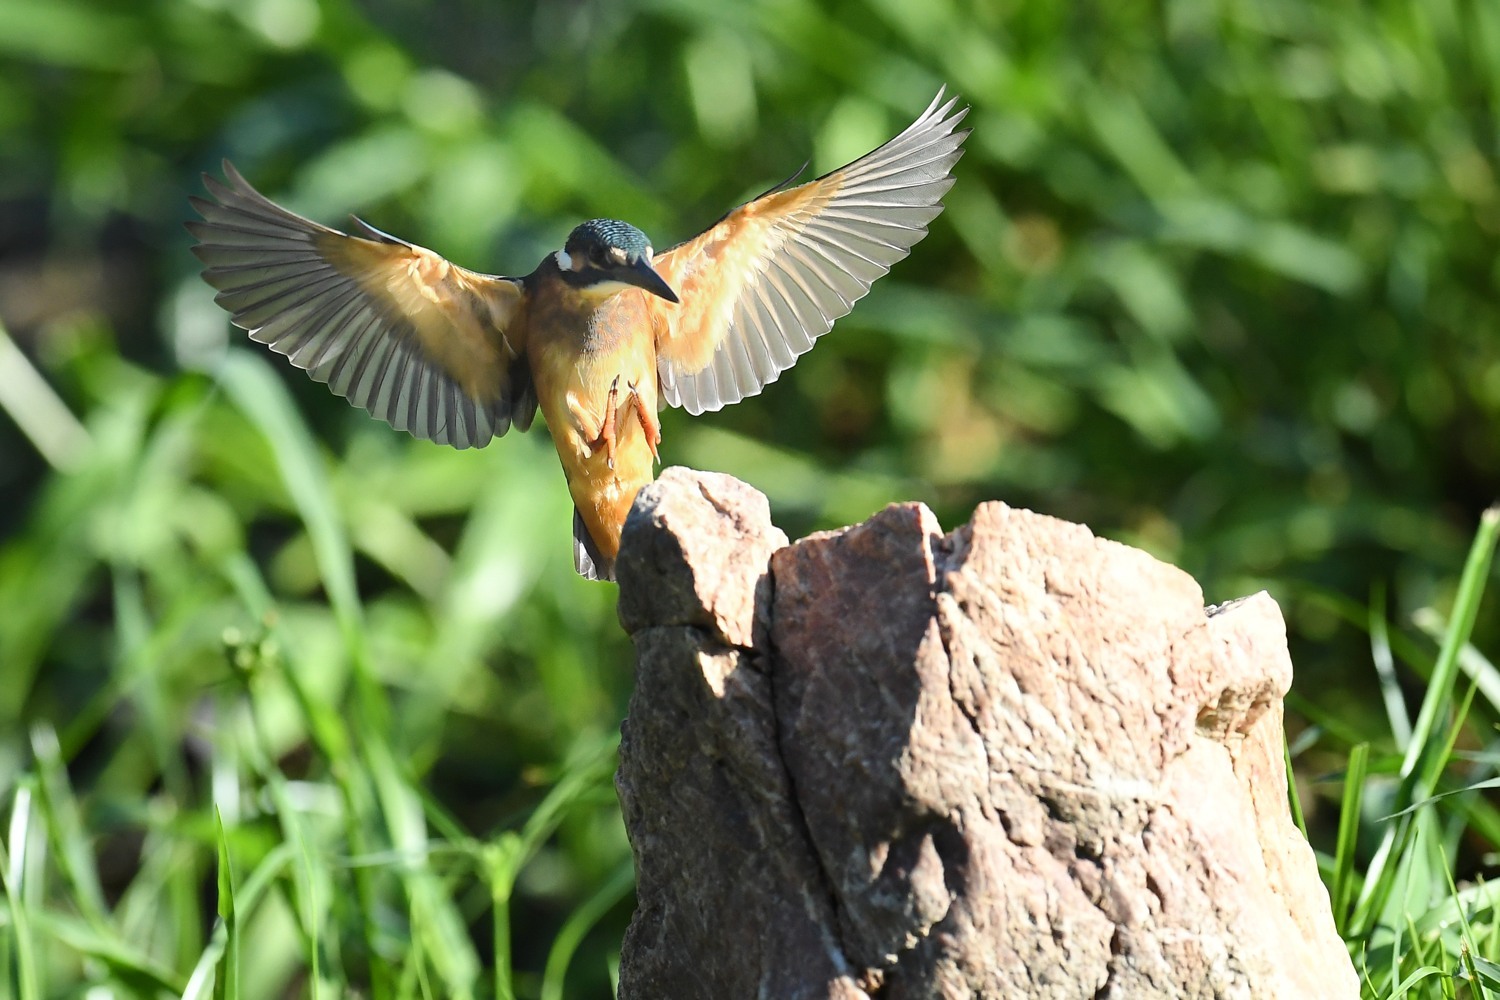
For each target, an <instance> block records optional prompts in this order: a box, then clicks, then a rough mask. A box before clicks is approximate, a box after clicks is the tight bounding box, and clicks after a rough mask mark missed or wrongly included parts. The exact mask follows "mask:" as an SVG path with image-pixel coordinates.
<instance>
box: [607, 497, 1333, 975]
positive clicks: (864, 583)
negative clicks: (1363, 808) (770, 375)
mask: <svg viewBox="0 0 1500 1000" xmlns="http://www.w3.org/2000/svg"><path fill="white" fill-rule="evenodd" d="M618 573H619V579H620V617H621V621H622V623H623V624H624V625H625V627H626V628H627V630H628V631H630V633H631V635H632V636H633V638H634V641H635V644H636V650H637V687H636V691H635V694H634V696H633V697H632V700H631V704H630V715H629V718H628V720H627V721H626V724H625V728H624V739H623V742H622V744H621V752H620V757H621V762H620V773H619V778H618V786H619V792H620V798H621V802H622V804H623V806H624V810H625V821H626V826H627V829H628V830H629V833H630V838H631V843H632V847H633V850H634V852H635V858H636V866H637V876H638V883H639V888H638V900H639V902H638V907H637V910H636V913H635V916H634V918H633V920H632V922H631V925H630V929H629V931H628V932H627V934H626V938H625V942H624V947H623V951H622V955H621V965H620V996H621V997H622V998H624V1000H633V998H657V997H673V998H692V997H741V996H743V997H755V996H763V997H775V998H790V1000H800V998H814V997H816V998H830V997H837V998H841V1000H853V998H861V997H866V998H868V997H873V996H878V997H880V998H882V1000H899V998H927V997H945V998H946V997H954V998H957V997H993V998H1005V1000H1009V998H1014V997H1028V998H1033V997H1035V998H1048V997H1057V998H1063V997H1067V998H1073V997H1079V998H1090V997H1122V998H1123V997H1247V998H1249V997H1254V998H1279V997H1285V998H1299V1000H1300V998H1305V997H1320V998H1340V997H1357V996H1358V993H1359V991H1358V982H1357V980H1356V977H1355V974H1354V971H1353V967H1352V965H1351V964H1350V963H1349V962H1348V960H1347V957H1346V952H1345V950H1344V946H1343V944H1342V942H1341V941H1340V940H1339V938H1338V936H1337V934H1336V932H1335V929H1334V925H1333V920H1332V916H1331V914H1330V911H1329V905H1328V896H1327V893H1326V891H1325V890H1324V888H1323V885H1322V883H1321V882H1320V881H1319V879H1318V874H1317V868H1316V864H1315V861H1314V858H1313V855H1312V851H1311V850H1310V848H1309V847H1308V845H1307V843H1306V842H1305V841H1304V840H1303V839H1302V837H1301V835H1300V833H1299V832H1298V830H1297V829H1296V827H1295V826H1294V825H1293V824H1292V821H1291V817H1290V814H1289V810H1288V806H1287V799H1286V775H1285V769H1284V764H1283V757H1282V749H1281V747H1282V744H1281V738H1282V737H1281V723H1282V717H1281V699H1282V697H1283V695H1284V694H1285V693H1286V690H1287V688H1288V686H1289V685H1290V683H1291V675H1292V668H1291V662H1290V659H1289V657H1288V655H1287V650H1286V637H1285V634H1284V630H1283V625H1282V620H1281V615H1280V612H1279V610H1278V609H1277V607H1276V605H1275V603H1274V602H1273V601H1272V600H1271V599H1270V598H1269V597H1267V596H1266V595H1264V594H1260V595H1256V596H1254V597H1250V598H1247V599H1245V600H1243V601H1240V602H1236V603H1234V604H1232V605H1228V606H1224V607H1222V608H1218V609H1211V610H1212V611H1213V613H1212V614H1210V613H1208V612H1207V611H1205V608H1204V606H1203V600H1202V594H1201V592H1200V590H1199V588H1198V586H1197V584H1196V583H1195V582H1194V581H1193V580H1192V579H1191V578H1190V577H1188V576H1187V575H1186V574H1184V573H1182V572H1181V571H1180V570H1177V569H1175V568H1173V567H1171V566H1167V565H1165V564H1162V563H1159V562H1157V561H1155V560H1154V559H1152V558H1151V557H1149V556H1147V555H1146V554H1144V553H1142V552H1139V551H1137V550H1135V549H1131V548H1129V547H1127V546H1124V545H1120V544H1117V543H1114V542H1110V541H1105V540H1101V539H1097V538H1095V537H1094V536H1093V535H1092V534H1091V533H1090V532H1089V531H1088V529H1086V528H1084V527H1081V526H1078V525H1072V524H1067V523H1065V522H1062V521H1058V520H1055V519H1053V518H1048V517H1044V516H1041V515H1037V514H1033V513H1030V512H1028V511H1022V510H1014V509H1012V508H1009V507H1006V506H1005V505H1003V504H998V503H991V504H985V505H983V506H981V507H980V508H979V509H978V510H977V511H976V512H975V515H974V518H973V520H972V521H971V523H970V524H968V525H965V526H964V527H962V528H959V529H958V530H957V531H954V532H952V533H951V534H948V535H944V534H943V532H942V530H941V529H940V527H939V526H938V524H937V522H936V519H935V518H934V517H933V515H932V513H931V512H930V511H928V510H927V509H926V508H925V507H923V506H921V505H919V504H899V505H895V506H892V507H889V508H887V509H886V510H884V511H882V512H880V513H879V514H877V515H875V516H874V517H873V518H871V519H870V520H869V521H867V522H865V523H864V524H861V525H857V526H855V527H852V528H847V529H844V530H842V531H837V532H828V533H822V534H817V535H813V536H811V537H809V538H806V539H803V540H802V541H799V542H797V543H795V544H792V545H790V546H788V545H786V544H785V536H783V535H782V534H781V533H780V532H779V531H777V530H776V529H775V528H773V527H772V526H771V524H770V520H769V510H768V506H767V504H766V501H765V498H764V497H763V496H761V495H760V494H758V493H756V492H755V491H753V490H751V489H750V488H749V487H747V486H745V485H743V484H741V483H738V482H736V481H735V480H732V479H729V478H728V477H724V476H710V475H706V474H702V473H694V472H689V471H687V470H681V469H670V470H668V471H667V472H666V473H665V474H664V475H663V476H662V478H661V479H660V480H658V482H657V483H655V484H653V485H652V486H650V487H647V488H646V489H645V490H643V491H642V493H641V497H640V499H639V500H638V501H637V504H636V507H635V509H634V511H633V512H632V514H631V516H630V519H629V520H628V521H627V523H626V527H625V533H624V541H623V544H622V547H621V554H620V561H619V565H618Z"/></svg>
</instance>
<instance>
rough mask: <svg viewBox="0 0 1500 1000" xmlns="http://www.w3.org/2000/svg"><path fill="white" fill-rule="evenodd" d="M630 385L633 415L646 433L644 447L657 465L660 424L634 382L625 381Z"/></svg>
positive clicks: (659, 462) (659, 459) (658, 462)
mask: <svg viewBox="0 0 1500 1000" xmlns="http://www.w3.org/2000/svg"><path fill="white" fill-rule="evenodd" d="M625 384H626V385H628V386H629V387H630V401H631V402H632V403H634V404H635V415H636V416H637V417H639V418H640V421H641V430H642V431H644V432H645V434H646V447H648V448H650V449H651V459H652V461H654V462H656V463H657V464H658V465H660V464H661V456H660V455H658V454H657V453H656V446H657V445H659V444H661V424H660V423H659V422H657V419H656V414H654V413H652V412H651V408H650V407H648V406H647V405H646V401H645V400H644V399H642V398H641V394H640V393H639V392H637V391H636V388H635V383H634V382H627V383H625Z"/></svg>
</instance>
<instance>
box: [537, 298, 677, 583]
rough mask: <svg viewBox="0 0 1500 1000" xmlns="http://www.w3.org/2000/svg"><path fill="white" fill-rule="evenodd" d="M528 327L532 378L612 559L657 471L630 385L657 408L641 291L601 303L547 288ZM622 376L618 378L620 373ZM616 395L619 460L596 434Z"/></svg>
mask: <svg viewBox="0 0 1500 1000" xmlns="http://www.w3.org/2000/svg"><path fill="white" fill-rule="evenodd" d="M537 300H538V301H539V302H543V303H549V305H546V306H543V307H541V308H536V309H534V314H533V316H532V317H531V319H532V323H531V328H530V330H529V332H528V344H527V347H528V353H529V354H530V357H531V369H532V378H533V379H534V381H535V383H536V388H537V397H538V400H539V401H540V403H541V408H542V414H543V416H544V417H545V418H546V421H547V427H548V429H549V430H550V431H551V433H552V440H553V443H554V445H555V446H556V447H557V456H558V458H559V459H560V460H561V462H562V467H563V473H564V474H565V475H566V476H567V480H568V490H569V492H570V493H571V494H572V496H573V503H574V505H575V506H576V507H577V508H578V512H579V514H580V515H581V516H582V518H583V522H584V524H585V525H586V526H587V527H588V530H589V534H590V535H591V536H592V537H593V540H594V543H595V545H597V546H598V548H599V552H600V554H601V555H603V556H604V557H605V558H606V559H609V560H613V559H614V558H615V555H616V554H617V553H618V552H619V550H620V529H621V528H622V527H623V526H624V524H625V516H626V515H627V514H628V513H629V512H630V505H631V504H632V503H634V502H635V495H636V493H638V492H639V491H640V489H641V487H642V486H645V485H646V484H647V483H649V482H651V480H652V479H654V478H655V469H654V467H653V465H654V461H653V459H652V456H651V447H650V443H649V442H648V441H647V440H646V431H645V428H644V427H643V426H642V425H641V421H640V418H639V415H638V413H637V411H636V404H635V402H634V401H633V400H632V398H631V388H630V387H631V385H634V386H635V392H636V393H637V394H638V395H639V396H640V400H641V403H642V404H643V405H644V406H645V408H646V410H647V412H648V413H652V414H654V413H655V412H656V409H657V384H656V351H655V346H654V342H653V338H652V336H651V332H650V328H649V326H648V319H647V314H646V311H645V309H644V308H643V305H642V302H641V299H640V295H639V294H638V293H635V292H633V291H630V292H621V293H620V294H618V295H616V296H614V297H613V298H611V299H608V300H606V301H605V302H604V303H602V304H600V305H599V306H598V307H597V308H596V309H594V310H592V311H589V310H587V309H579V308H576V306H577V305H579V303H578V302H577V300H576V299H575V300H573V301H572V303H571V304H572V305H573V306H574V308H569V304H570V302H569V299H568V298H566V297H564V296H548V295H540V296H538V297H537ZM617 380H618V381H617ZM612 385H614V386H616V387H617V393H616V396H615V405H614V409H615V447H614V466H613V468H611V467H610V464H609V460H608V457H607V456H606V454H605V451H604V450H603V449H602V448H601V449H598V450H595V449H594V447H593V446H594V444H595V438H596V437H597V435H598V433H599V428H600V427H601V426H602V425H603V423H604V420H605V410H606V408H607V407H608V405H609V398H610V387H611V386H612Z"/></svg>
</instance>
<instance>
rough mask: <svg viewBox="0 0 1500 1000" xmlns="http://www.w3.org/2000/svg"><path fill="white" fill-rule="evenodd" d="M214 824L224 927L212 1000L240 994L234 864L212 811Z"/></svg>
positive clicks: (218, 819)
mask: <svg viewBox="0 0 1500 1000" xmlns="http://www.w3.org/2000/svg"><path fill="white" fill-rule="evenodd" d="M214 826H215V833H216V835H217V840H218V856H219V877H218V885H219V922H220V924H221V925H222V926H223V928H224V956H223V958H222V959H221V960H220V961H219V968H218V975H217V976H216V977H215V980H214V1000H239V996H240V925H239V918H238V914H237V913H236V911H235V905H234V866H233V863H232V862H231V860H230V857H229V835H228V834H227V833H225V832H224V816H223V814H222V813H220V812H219V810H217V809H215V810H214Z"/></svg>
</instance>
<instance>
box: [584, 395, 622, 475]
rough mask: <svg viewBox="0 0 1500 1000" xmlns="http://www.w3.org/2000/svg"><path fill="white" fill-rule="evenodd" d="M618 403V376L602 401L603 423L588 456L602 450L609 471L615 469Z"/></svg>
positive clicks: (591, 444) (590, 444) (590, 445)
mask: <svg viewBox="0 0 1500 1000" xmlns="http://www.w3.org/2000/svg"><path fill="white" fill-rule="evenodd" d="M619 401H620V376H618V375H616V376H615V380H614V381H613V382H611V383H610V384H609V398H607V399H606V400H605V401H604V422H603V424H601V425H600V427H599V436H598V437H596V438H594V440H592V441H590V442H589V443H588V444H589V454H590V455H597V454H599V449H600V448H603V449H604V463H605V464H606V465H608V466H609V467H610V468H611V469H613V468H614V467H615V410H616V409H617V408H618V407H619Z"/></svg>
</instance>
